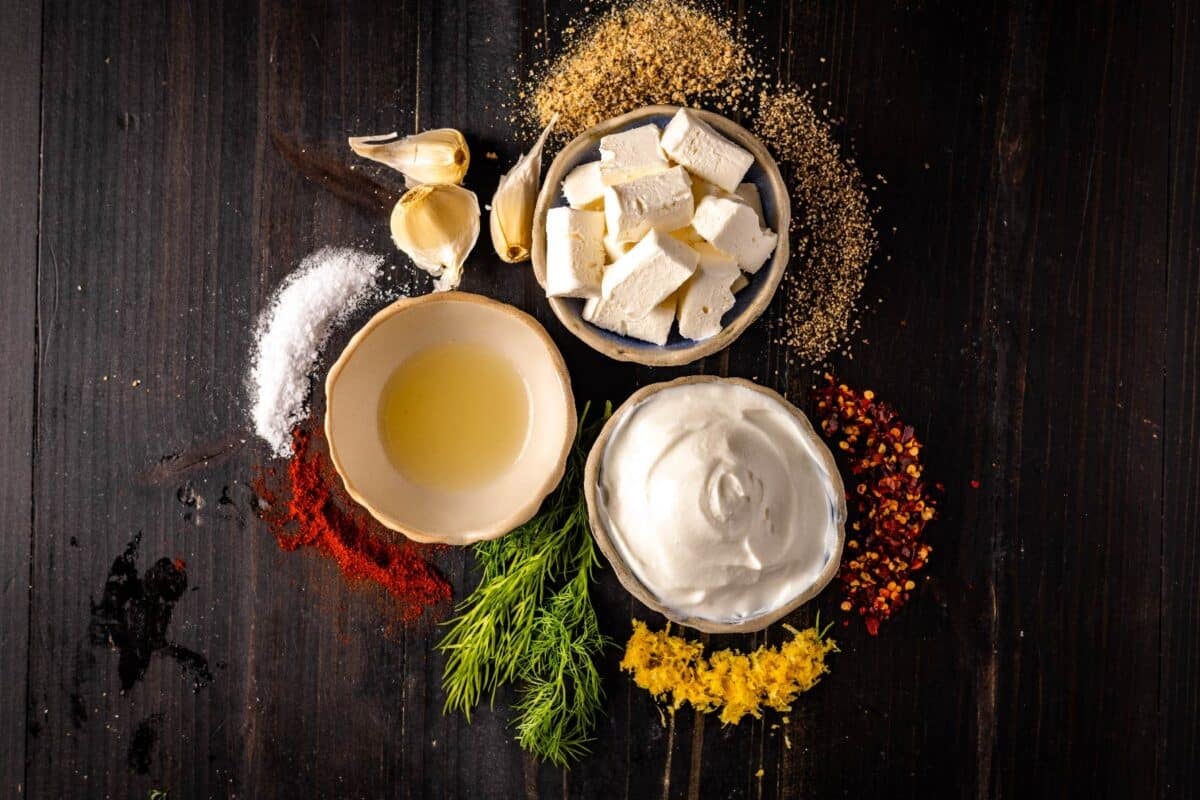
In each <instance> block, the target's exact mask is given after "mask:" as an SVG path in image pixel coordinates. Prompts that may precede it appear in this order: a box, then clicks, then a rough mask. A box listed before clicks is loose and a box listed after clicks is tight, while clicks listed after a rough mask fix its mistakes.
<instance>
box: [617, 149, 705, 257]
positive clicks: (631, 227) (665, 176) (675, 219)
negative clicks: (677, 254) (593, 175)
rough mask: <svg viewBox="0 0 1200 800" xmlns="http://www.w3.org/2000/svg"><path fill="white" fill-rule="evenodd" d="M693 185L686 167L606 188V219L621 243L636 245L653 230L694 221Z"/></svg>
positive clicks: (675, 227) (668, 229) (681, 225)
mask: <svg viewBox="0 0 1200 800" xmlns="http://www.w3.org/2000/svg"><path fill="white" fill-rule="evenodd" d="M694 211H695V206H694V205H693V204H692V183H691V181H690V180H688V175H687V172H686V171H685V170H684V169H683V167H673V168H671V169H669V170H667V171H666V172H659V173H657V174H655V175H643V176H642V177H640V178H635V179H634V180H631V181H628V182H626V183H621V184H618V185H616V186H609V187H606V188H605V190H604V218H605V220H606V221H607V223H608V232H609V233H610V234H612V235H614V236H615V237H616V238H617V241H621V242H636V241H638V240H639V239H641V238H642V237H643V236H645V235H646V233H647V232H648V231H649V230H651V229H652V228H653V229H657V230H662V231H673V230H675V229H677V228H682V227H683V226H684V225H687V224H688V223H689V222H691V221H692V213H693V212H694Z"/></svg>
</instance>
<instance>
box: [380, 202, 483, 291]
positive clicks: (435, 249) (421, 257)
mask: <svg viewBox="0 0 1200 800" xmlns="http://www.w3.org/2000/svg"><path fill="white" fill-rule="evenodd" d="M391 225H392V240H393V241H394V242H395V243H396V247H399V248H400V249H401V250H403V251H404V253H405V254H406V255H407V256H408V257H409V258H411V259H412V260H413V261H414V262H415V263H416V265H417V266H418V267H420V268H421V269H423V270H425V271H426V272H428V273H429V274H430V275H433V276H434V277H435V278H437V279H438V280H437V282H436V283H435V284H434V289H435V290H436V291H439V292H444V291H447V290H448V289H453V288H455V287H456V286H458V282H459V280H460V279H461V278H462V265H463V262H464V261H466V260H467V255H468V254H469V253H470V252H471V248H473V247H474V246H475V241H476V240H477V239H478V238H479V200H478V199H477V198H476V197H475V193H474V192H472V191H470V190H468V189H464V188H463V187H461V186H455V185H453V184H449V183H426V184H422V185H421V186H418V187H416V188H414V189H410V190H408V191H407V192H405V193H404V196H403V197H401V198H400V201H399V202H397V203H396V207H395V208H394V209H392V222H391Z"/></svg>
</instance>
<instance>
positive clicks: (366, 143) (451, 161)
mask: <svg viewBox="0 0 1200 800" xmlns="http://www.w3.org/2000/svg"><path fill="white" fill-rule="evenodd" d="M398 137H399V134H397V133H395V132H393V133H387V134H383V135H382V136H354V137H351V138H350V149H351V150H353V151H354V152H355V153H358V154H359V155H360V156H362V157H363V158H369V159H371V160H372V161H378V162H379V163H381V164H387V165H388V166H389V167H391V168H392V169H395V170H399V171H400V172H401V173H403V174H404V178H405V184H406V185H407V186H409V187H412V186H419V185H420V184H423V183H462V180H463V176H465V175H466V174H467V167H469V166H470V165H471V151H470V150H469V149H468V148H467V140H466V139H464V138H463V135H462V134H461V133H459V132H458V131H456V130H454V128H437V129H435V130H431V131H425V132H424V133H418V134H416V135H413V136H405V137H404V138H402V139H401V138H398Z"/></svg>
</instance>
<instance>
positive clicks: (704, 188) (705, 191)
mask: <svg viewBox="0 0 1200 800" xmlns="http://www.w3.org/2000/svg"><path fill="white" fill-rule="evenodd" d="M710 195H715V196H717V197H729V196H730V195H729V193H728V192H725V191H722V190H721V188H720V187H719V186H715V185H713V184H711V183H709V182H708V181H706V180H704V179H703V178H697V177H696V176H695V175H693V176H692V202H693V203H695V204H696V205H700V201H701V200H703V199H704V198H706V197H708V196H710Z"/></svg>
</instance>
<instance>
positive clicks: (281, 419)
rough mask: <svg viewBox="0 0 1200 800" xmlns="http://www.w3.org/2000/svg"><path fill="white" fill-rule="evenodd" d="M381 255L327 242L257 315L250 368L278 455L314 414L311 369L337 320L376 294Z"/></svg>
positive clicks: (261, 421)
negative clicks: (310, 402)
mask: <svg viewBox="0 0 1200 800" xmlns="http://www.w3.org/2000/svg"><path fill="white" fill-rule="evenodd" d="M382 265H383V257H382V256H376V255H372V254H370V253H364V252H363V251H361V250H354V249H352V248H346V247H325V248H322V249H320V250H318V251H316V252H315V253H313V254H311V255H310V256H308V257H307V258H305V259H304V260H303V261H302V262H300V266H299V267H298V268H297V269H296V271H295V272H293V273H292V274H291V275H289V276H288V277H287V278H285V279H284V281H283V283H282V284H281V285H280V286H279V288H278V289H277V290H276V291H275V294H274V296H273V297H272V298H271V301H270V302H269V303H268V304H267V307H266V310H265V311H263V313H262V316H261V317H260V318H259V321H258V327H257V328H256V329H255V336H254V353H253V360H252V366H251V369H250V381H249V383H250V397H251V401H252V408H251V417H252V418H253V421H254V431H255V433H257V434H258V435H259V436H260V437H262V438H263V440H265V441H266V443H267V444H269V445H270V446H271V450H272V452H274V453H275V455H277V456H281V457H288V456H290V455H291V454H292V428H294V427H295V426H296V425H297V423H299V422H300V421H301V420H303V419H304V417H305V416H306V415H307V414H308V392H309V376H310V373H311V372H312V368H313V365H315V364H316V363H317V358H318V357H319V356H320V354H321V349H322V348H323V347H324V346H325V342H326V340H327V339H328V338H329V334H330V333H331V332H332V330H333V327H334V325H336V324H337V323H338V322H339V321H341V320H343V319H345V318H346V317H347V316H349V315H350V314H351V313H353V312H354V311H355V310H356V309H357V308H359V307H360V306H361V305H362V303H363V302H364V301H366V300H368V299H370V298H372V297H375V296H376V295H377V290H376V281H377V280H378V278H379V274H380V267H381V266H382Z"/></svg>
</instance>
